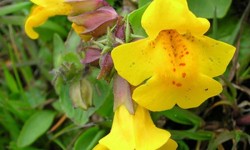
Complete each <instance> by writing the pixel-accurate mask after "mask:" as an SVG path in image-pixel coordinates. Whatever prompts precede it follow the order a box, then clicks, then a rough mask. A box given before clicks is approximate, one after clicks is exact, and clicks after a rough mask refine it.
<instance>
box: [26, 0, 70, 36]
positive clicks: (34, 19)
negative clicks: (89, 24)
mask: <svg viewBox="0 0 250 150" xmlns="http://www.w3.org/2000/svg"><path fill="white" fill-rule="evenodd" d="M34 2H35V3H37V4H40V5H41V6H40V5H38V6H34V7H33V9H32V11H31V14H30V15H29V17H28V19H27V20H26V22H25V32H26V33H27V35H28V36H29V37H30V38H32V39H37V38H38V36H39V35H38V33H37V32H36V31H35V30H34V28H35V27H38V26H40V25H42V24H43V23H44V22H45V21H46V20H47V19H48V18H49V17H52V16H55V15H68V14H69V13H70V12H71V9H72V7H71V5H69V4H66V3H63V1H61V0H57V1H54V2H53V3H46V6H45V2H41V1H34Z"/></svg>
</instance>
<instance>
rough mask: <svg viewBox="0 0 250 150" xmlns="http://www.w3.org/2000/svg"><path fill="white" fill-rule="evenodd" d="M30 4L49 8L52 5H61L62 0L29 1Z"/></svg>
mask: <svg viewBox="0 0 250 150" xmlns="http://www.w3.org/2000/svg"><path fill="white" fill-rule="evenodd" d="M30 1H31V2H32V3H34V4H36V5H39V6H42V7H46V6H49V5H50V6H51V5H54V4H58V3H63V2H64V0H30Z"/></svg>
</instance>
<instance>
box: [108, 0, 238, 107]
mask: <svg viewBox="0 0 250 150" xmlns="http://www.w3.org/2000/svg"><path fill="white" fill-rule="evenodd" d="M142 26H143V28H144V29H145V31H146V33H147V34H148V37H147V38H145V39H142V40H138V41H136V42H132V43H128V44H123V45H120V46H118V47H116V48H115V49H114V50H113V51H112V58H113V61H114V65H115V68H116V70H117V71H118V74H119V75H120V76H122V77H123V78H124V79H126V80H127V81H128V82H130V84H132V85H134V86H138V87H137V88H136V89H135V90H134V92H133V99H134V100H135V101H136V102H137V103H138V104H139V105H141V106H143V107H145V108H147V109H149V110H152V111H161V110H166V109H171V108H172V107H173V106H174V105H175V104H177V105H179V106H180V107H182V108H192V107H197V106H199V105H200V104H201V103H202V102H204V101H205V100H206V99H208V98H209V97H212V96H215V95H217V94H219V93H220V92H221V91H222V86H221V84H220V83H219V82H217V81H216V80H214V79H213V77H216V76H219V75H221V74H222V73H223V72H224V71H225V69H226V67H227V65H228V63H229V62H230V60H231V58H232V56H233V54H234V51H235V47H233V46H231V45H228V44H226V43H223V42H220V41H216V40H214V39H211V38H209V37H207V36H204V35H203V34H204V33H205V32H207V30H208V29H209V22H208V21H207V20H206V19H204V18H197V17H196V16H195V15H194V14H193V13H192V12H191V11H190V10H189V9H188V5H187V2H186V0H154V1H153V2H152V3H151V4H150V5H149V6H148V8H147V9H146V11H145V12H144V14H143V16H142Z"/></svg>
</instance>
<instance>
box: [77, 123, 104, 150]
mask: <svg viewBox="0 0 250 150" xmlns="http://www.w3.org/2000/svg"><path fill="white" fill-rule="evenodd" d="M104 135H105V131H104V130H100V129H99V128H98V127H92V128H89V129H88V130H86V131H85V132H83V133H82V134H81V135H80V137H79V138H78V139H77V140H76V142H75V145H74V150H82V149H83V148H84V150H92V149H93V148H94V146H95V145H96V144H97V143H98V141H99V140H100V139H101V138H102V137H103V136H104Z"/></svg>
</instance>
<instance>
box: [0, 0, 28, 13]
mask: <svg viewBox="0 0 250 150" xmlns="http://www.w3.org/2000/svg"><path fill="white" fill-rule="evenodd" d="M30 5H31V3H30V2H22V3H16V4H11V5H8V6H4V7H1V9H0V16H4V15H6V14H9V13H13V12H16V11H20V10H22V9H24V8H28V7H29V6H30Z"/></svg>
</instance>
